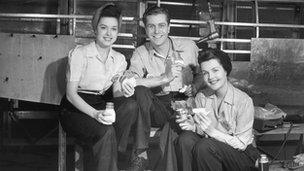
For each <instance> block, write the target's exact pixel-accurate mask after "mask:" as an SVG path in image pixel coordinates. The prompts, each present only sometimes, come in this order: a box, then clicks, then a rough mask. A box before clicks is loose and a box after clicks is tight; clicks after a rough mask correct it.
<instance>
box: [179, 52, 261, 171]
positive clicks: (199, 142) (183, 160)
mask: <svg viewBox="0 0 304 171" xmlns="http://www.w3.org/2000/svg"><path fill="white" fill-rule="evenodd" d="M198 62H199V64H200V67H201V71H202V74H203V79H204V82H205V83H206V85H207V89H206V90H204V91H203V92H199V93H198V94H197V95H196V98H195V103H196V107H198V108H205V109H206V111H202V112H198V113H196V114H195V115H194V117H193V119H190V120H187V121H183V120H181V118H179V119H177V120H176V121H177V123H179V126H180V127H181V129H182V130H184V131H183V133H182V134H181V135H180V136H179V137H178V139H177V140H176V153H177V160H178V168H179V170H184V171H191V170H195V171H222V170H225V171H232V170H233V171H243V170H254V169H255V167H254V166H255V162H256V159H257V158H258V156H259V154H258V151H257V149H256V148H254V147H253V146H252V142H253V130H252V125H253V120H254V107H253V103H252V99H251V98H250V97H249V96H248V95H247V94H246V93H244V92H242V91H241V90H239V89H237V88H235V87H233V85H231V84H230V83H229V82H228V80H227V77H228V75H229V74H230V72H231V69H232V65H231V61H230V58H229V56H228V55H227V54H226V53H224V52H223V51H220V50H218V49H207V50H206V51H204V52H201V53H200V54H199V57H198Z"/></svg>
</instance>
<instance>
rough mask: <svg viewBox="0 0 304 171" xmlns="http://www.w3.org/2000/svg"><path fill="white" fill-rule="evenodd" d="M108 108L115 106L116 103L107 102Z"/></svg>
mask: <svg viewBox="0 0 304 171" xmlns="http://www.w3.org/2000/svg"><path fill="white" fill-rule="evenodd" d="M106 108H114V103H113V102H107V104H106Z"/></svg>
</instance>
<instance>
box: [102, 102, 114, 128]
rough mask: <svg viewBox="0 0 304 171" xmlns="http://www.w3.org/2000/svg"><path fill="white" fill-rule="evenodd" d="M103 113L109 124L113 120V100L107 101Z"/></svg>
mask: <svg viewBox="0 0 304 171" xmlns="http://www.w3.org/2000/svg"><path fill="white" fill-rule="evenodd" d="M104 115H105V116H106V117H107V121H109V122H110V123H111V124H112V123H114V122H115V120H116V113H115V110H114V103H113V102H107V104H106V109H105V111H104Z"/></svg>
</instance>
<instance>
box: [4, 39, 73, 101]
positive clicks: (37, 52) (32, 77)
mask: <svg viewBox="0 0 304 171" xmlns="http://www.w3.org/2000/svg"><path fill="white" fill-rule="evenodd" d="M0 42H1V44H0V97H4V98H12V99H18V100H26V101H32V102H41V103H48V104H59V102H60V99H61V97H62V95H63V94H64V91H65V67H66V62H67V58H66V57H67V55H68V51H69V50H70V49H71V48H72V47H74V44H75V43H74V42H75V38H74V37H73V36H66V35H60V36H55V35H37V34H36V35H32V34H9V33H0Z"/></svg>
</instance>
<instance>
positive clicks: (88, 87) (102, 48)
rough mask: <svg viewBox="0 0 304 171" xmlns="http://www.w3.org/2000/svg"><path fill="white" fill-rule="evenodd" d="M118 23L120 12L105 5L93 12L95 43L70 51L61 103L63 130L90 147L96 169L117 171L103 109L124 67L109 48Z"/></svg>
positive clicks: (112, 134) (121, 58)
mask: <svg viewBox="0 0 304 171" xmlns="http://www.w3.org/2000/svg"><path fill="white" fill-rule="evenodd" d="M120 23H121V10H120V9H119V8H118V7H117V6H116V5H114V4H106V5H104V6H102V7H100V8H98V9H97V10H96V11H95V14H94V15H93V19H92V27H93V29H94V33H95V35H96V37H95V41H93V42H91V43H89V44H87V45H82V46H77V47H76V48H74V49H73V50H71V51H70V52H69V57H68V67H67V72H66V78H67V86H66V88H67V89H66V95H65V96H64V97H63V99H62V101H61V107H62V114H61V117H60V122H61V124H62V126H63V128H64V130H65V131H66V132H67V133H68V134H70V135H72V136H73V137H75V138H76V139H78V140H80V141H82V142H85V143H86V144H88V145H89V146H90V147H92V151H93V156H94V160H95V161H96V165H97V170H98V171H100V170H105V171H116V170H118V169H117V145H116V144H117V143H116V137H115V130H114V128H113V126H112V122H111V121H110V118H109V117H107V116H106V115H105V114H104V112H103V109H105V104H106V102H107V101H112V97H113V95H112V94H111V91H110V87H111V86H112V85H113V84H114V86H113V87H115V85H116V82H117V80H118V78H119V77H120V76H121V75H122V73H123V72H124V70H125V69H126V67H127V62H126V60H125V57H124V55H122V54H121V53H119V52H116V51H115V50H113V49H112V47H111V46H112V45H113V43H114V42H115V41H116V39H117V35H118V30H119V27H120Z"/></svg>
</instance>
